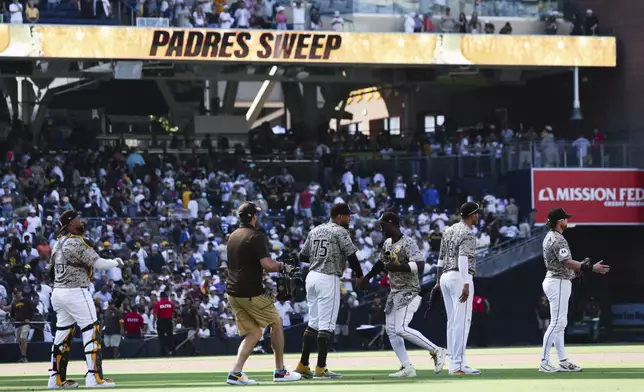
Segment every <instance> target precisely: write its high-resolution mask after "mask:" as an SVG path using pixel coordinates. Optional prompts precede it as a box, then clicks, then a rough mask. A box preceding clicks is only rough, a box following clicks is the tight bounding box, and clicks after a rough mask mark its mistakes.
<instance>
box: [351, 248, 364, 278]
mask: <svg viewBox="0 0 644 392" xmlns="http://www.w3.org/2000/svg"><path fill="white" fill-rule="evenodd" d="M347 260H348V261H349V267H351V269H352V270H353V273H354V274H356V276H357V277H358V278H362V267H361V266H360V261H358V256H356V254H355V252H354V253H353V254H352V255H349V257H347Z"/></svg>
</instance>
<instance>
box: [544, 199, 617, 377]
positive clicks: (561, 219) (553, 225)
mask: <svg viewBox="0 0 644 392" xmlns="http://www.w3.org/2000/svg"><path fill="white" fill-rule="evenodd" d="M570 217H572V215H570V214H568V213H566V211H564V210H563V209H562V208H555V209H553V210H552V211H550V212H549V213H548V220H547V221H546V226H547V227H548V229H550V231H549V232H548V234H546V237H545V238H544V239H543V261H544V263H545V264H546V270H547V271H548V272H547V273H546V278H545V279H544V280H543V291H544V293H545V294H546V296H547V297H548V301H549V302H550V325H549V326H548V329H547V330H546V333H545V334H544V335H543V349H542V351H541V364H540V365H539V371H540V372H543V373H555V372H580V371H581V367H579V366H577V365H575V364H574V363H572V362H570V360H569V359H568V355H567V354H566V351H565V349H564V334H565V330H566V325H567V324H568V301H569V300H570V293H571V290H572V282H571V280H572V279H574V278H575V277H576V275H577V274H578V273H584V272H594V273H596V274H602V275H604V274H606V273H608V272H609V271H610V267H608V266H607V265H603V264H602V262H601V261H600V262H599V263H597V264H593V263H592V262H591V261H590V259H589V258H586V259H584V261H582V262H579V261H575V260H573V259H572V253H571V252H570V247H569V246H568V241H566V239H565V238H564V236H563V235H562V234H561V233H563V231H564V230H566V227H567V226H568V219H569V218H570ZM553 344H554V346H555V348H556V349H557V356H558V357H559V367H556V366H553V365H552V364H551V363H550V348H552V345H553Z"/></svg>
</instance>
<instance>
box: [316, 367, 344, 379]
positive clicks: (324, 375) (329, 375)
mask: <svg viewBox="0 0 644 392" xmlns="http://www.w3.org/2000/svg"><path fill="white" fill-rule="evenodd" d="M313 378H317V379H322V380H338V379H340V378H342V374H338V373H333V372H332V371H330V370H329V369H328V368H324V369H323V368H321V367H319V366H316V367H315V375H314V376H313Z"/></svg>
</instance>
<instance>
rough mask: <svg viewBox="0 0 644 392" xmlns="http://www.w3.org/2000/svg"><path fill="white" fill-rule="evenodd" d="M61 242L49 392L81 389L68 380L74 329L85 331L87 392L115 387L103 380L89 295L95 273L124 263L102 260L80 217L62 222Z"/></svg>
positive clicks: (56, 253) (56, 250)
mask: <svg viewBox="0 0 644 392" xmlns="http://www.w3.org/2000/svg"><path fill="white" fill-rule="evenodd" d="M58 223H59V225H60V228H59V231H58V233H57V234H58V239H57V241H56V243H55V245H54V247H53V249H52V254H51V268H52V271H51V273H52V275H53V281H54V290H53V293H52V296H51V302H52V306H53V308H54V311H56V336H55V337H54V344H53V347H52V351H51V369H50V375H49V385H48V388H49V389H67V388H78V383H77V382H76V381H74V380H68V379H67V363H68V361H69V350H70V348H71V342H72V338H73V336H74V329H75V327H76V325H78V326H79V327H80V329H81V335H82V338H83V347H84V349H85V359H86V362H87V373H86V375H85V386H86V387H87V388H102V387H114V386H115V385H116V384H115V383H114V381H112V380H110V379H107V378H104V377H103V367H102V355H101V329H100V324H99V323H98V319H97V317H96V307H95V306H94V301H93V300H92V296H91V294H90V292H89V286H90V284H91V283H92V279H93V277H92V275H93V269H94V268H98V269H105V270H107V269H110V268H114V267H122V266H123V261H122V260H121V259H118V258H117V259H102V258H100V257H99V256H98V254H96V252H95V251H94V249H92V247H91V246H90V245H89V244H88V243H87V242H86V241H85V240H84V239H83V237H82V234H83V233H84V232H85V227H84V224H83V222H82V221H81V219H80V216H79V215H78V213H77V212H76V211H74V210H69V211H65V212H64V213H63V214H62V215H61V216H60V220H59V222H58Z"/></svg>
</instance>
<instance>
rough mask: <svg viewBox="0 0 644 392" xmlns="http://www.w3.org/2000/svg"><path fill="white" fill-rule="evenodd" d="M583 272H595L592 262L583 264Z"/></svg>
mask: <svg viewBox="0 0 644 392" xmlns="http://www.w3.org/2000/svg"><path fill="white" fill-rule="evenodd" d="M579 269H580V270H581V272H593V264H592V263H590V262H584V263H581V268H579Z"/></svg>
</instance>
